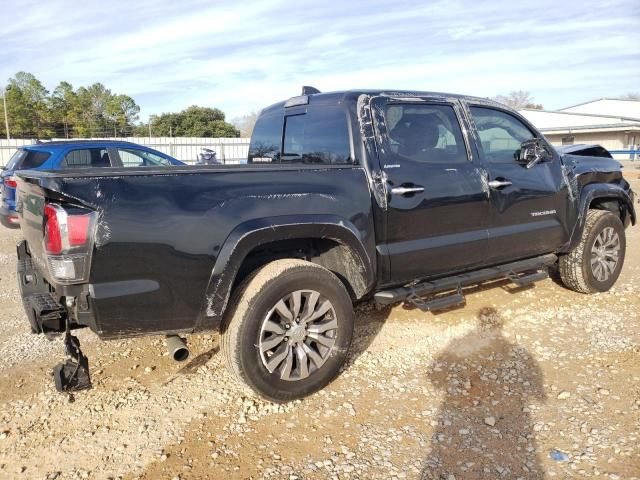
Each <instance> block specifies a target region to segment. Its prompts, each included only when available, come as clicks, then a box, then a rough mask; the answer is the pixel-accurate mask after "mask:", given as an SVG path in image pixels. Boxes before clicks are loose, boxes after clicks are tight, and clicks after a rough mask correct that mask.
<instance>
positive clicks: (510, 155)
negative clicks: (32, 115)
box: [18, 88, 636, 401]
mask: <svg viewBox="0 0 640 480" xmlns="http://www.w3.org/2000/svg"><path fill="white" fill-rule="evenodd" d="M621 168H622V167H621V165H620V164H619V163H618V162H616V161H614V160H612V159H609V158H603V157H586V156H571V155H563V154H560V153H558V152H557V151H556V150H555V149H554V148H553V147H552V146H551V145H550V144H549V143H548V142H547V141H546V140H545V138H544V137H543V136H542V135H541V134H540V133H539V132H538V131H537V130H536V129H535V127H533V126H532V125H531V124H530V123H529V122H528V121H527V120H526V119H525V118H523V117H522V116H520V115H519V114H518V113H516V112H514V111H513V110H510V109H508V108H506V107H505V106H504V105H500V104H498V103H495V102H492V101H488V100H486V99H480V98H471V97H466V96H459V95H449V94H439V93H428V92H407V91H346V92H334V93H320V92H318V91H317V90H315V89H311V88H305V89H303V94H302V95H300V96H297V97H293V98H290V99H289V100H286V101H283V102H280V103H277V104H275V105H272V106H270V107H268V108H266V109H264V110H263V111H262V113H261V114H260V116H259V118H258V121H257V123H256V125H255V130H254V133H253V136H252V139H251V145H250V149H249V156H248V160H247V164H246V165H220V166H218V165H215V166H184V167H182V166H178V167H150V168H145V169H144V170H143V169H137V168H106V169H105V168H102V169H93V168H87V169H76V170H66V171H56V172H53V171H51V172H46V171H38V172H35V171H24V172H20V173H18V177H19V181H18V184H19V186H18V189H19V194H18V211H19V214H20V216H21V220H20V223H21V225H22V229H23V232H24V237H25V240H24V241H23V242H22V243H21V244H20V245H19V246H18V257H19V265H18V280H19V283H20V287H21V290H22V296H23V300H24V305H25V308H26V313H27V316H28V318H29V321H30V322H31V327H32V329H33V331H34V332H39V333H47V334H55V333H62V332H65V345H66V347H67V351H68V353H69V354H70V355H71V357H72V359H71V360H68V361H67V364H65V365H63V366H61V367H60V366H59V369H58V372H57V377H56V379H57V382H58V384H59V385H58V387H59V388H60V389H62V390H64V389H71V388H82V387H83V386H87V384H88V372H87V375H86V378H84V379H78V375H79V374H78V372H80V373H82V374H84V370H85V369H86V367H87V361H86V357H84V356H83V355H82V353H81V351H80V349H79V343H78V342H77V339H76V337H74V336H72V335H70V333H69V332H70V331H72V330H73V329H75V328H81V327H89V328H91V330H93V331H94V332H95V333H96V334H97V335H98V336H99V337H100V338H103V339H109V338H122V337H129V336H136V335H159V334H161V335H167V336H168V338H169V340H170V341H171V342H173V343H172V345H173V346H174V347H173V352H174V354H175V356H176V358H180V357H182V358H184V357H186V355H187V351H186V350H185V347H184V344H181V343H180V342H181V340H180V338H179V337H177V336H178V335H183V334H189V333H194V332H198V331H202V330H210V329H220V332H221V351H222V353H223V354H224V356H225V358H226V361H227V363H228V366H229V368H230V369H231V371H232V372H233V373H234V374H235V375H237V377H239V378H240V379H241V380H243V381H244V382H246V383H247V384H248V385H250V386H251V387H252V388H253V389H254V390H255V391H257V392H259V393H260V394H262V395H263V396H265V397H267V398H269V399H273V400H276V401H287V400H291V399H295V398H299V397H302V396H304V395H308V394H310V393H312V392H314V391H317V390H318V389H320V388H322V387H323V386H325V385H326V384H327V383H328V382H330V381H331V379H332V378H333V377H334V376H335V375H336V374H337V372H338V371H339V369H340V367H341V366H342V364H343V362H344V360H345V357H346V355H347V351H348V349H349V345H350V343H351V337H352V330H353V304H354V303H356V302H358V301H361V300H362V299H366V298H374V299H375V300H376V301H377V302H379V303H382V304H392V303H396V302H403V301H404V302H409V303H411V304H413V305H415V306H417V307H419V308H422V309H423V310H438V309H443V308H448V307H451V306H453V305H455V304H460V303H462V302H463V301H464V296H463V294H464V291H463V289H464V287H465V286H468V285H472V284H477V283H480V282H483V281H487V280H492V279H496V278H507V279H510V280H511V281H513V282H514V283H515V284H516V285H527V284H529V283H532V282H534V281H536V280H540V279H542V278H545V277H546V276H547V271H548V270H549V269H550V268H554V269H555V268H556V267H557V269H558V270H559V274H560V277H561V279H562V281H563V282H564V284H565V285H566V286H567V287H568V288H570V289H572V290H575V291H578V292H583V293H591V292H600V291H606V290H607V289H609V288H610V287H611V286H612V285H613V283H614V282H615V281H616V279H617V278H618V275H619V273H620V270H621V268H622V265H623V261H624V256H625V227H626V226H628V225H629V224H630V223H635V219H636V214H635V211H634V200H633V193H632V191H631V189H630V188H629V184H628V183H627V181H625V179H624V178H623V176H622V173H621ZM407 341H411V339H408V340H407ZM69 362H70V363H69Z"/></svg>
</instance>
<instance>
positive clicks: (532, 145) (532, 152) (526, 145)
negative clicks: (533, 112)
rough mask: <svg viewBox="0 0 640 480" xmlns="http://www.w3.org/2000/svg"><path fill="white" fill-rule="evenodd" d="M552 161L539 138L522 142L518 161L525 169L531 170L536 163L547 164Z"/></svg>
mask: <svg viewBox="0 0 640 480" xmlns="http://www.w3.org/2000/svg"><path fill="white" fill-rule="evenodd" d="M551 159H552V155H551V153H550V152H549V151H548V150H547V148H546V146H545V144H544V143H543V142H542V140H540V139H539V138H532V139H531V140H527V141H525V142H522V144H521V145H520V152H519V153H518V161H519V162H521V163H524V164H525V166H526V167H527V168H531V167H533V166H534V165H536V164H537V163H540V162H547V161H549V160H551Z"/></svg>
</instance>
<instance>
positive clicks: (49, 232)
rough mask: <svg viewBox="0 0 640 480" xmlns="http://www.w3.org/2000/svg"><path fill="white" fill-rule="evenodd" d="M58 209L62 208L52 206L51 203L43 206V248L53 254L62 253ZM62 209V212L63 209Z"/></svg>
mask: <svg viewBox="0 0 640 480" xmlns="http://www.w3.org/2000/svg"><path fill="white" fill-rule="evenodd" d="M58 210H62V208H61V207H54V206H53V205H51V204H47V205H45V207H44V221H45V224H44V249H45V250H46V252H47V253H49V254H53V255H57V254H59V253H62V233H61V232H60V221H59V220H58ZM62 211H63V212H64V210H62Z"/></svg>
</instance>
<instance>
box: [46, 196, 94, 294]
mask: <svg viewBox="0 0 640 480" xmlns="http://www.w3.org/2000/svg"><path fill="white" fill-rule="evenodd" d="M96 218H97V213H96V212H92V211H88V210H85V209H80V208H77V207H71V208H69V209H65V208H63V207H61V206H60V205H57V204H54V203H48V204H46V205H45V207H44V221H45V224H44V250H45V253H46V254H47V260H48V264H49V270H50V272H51V275H52V276H53V277H54V278H55V279H56V280H58V281H60V282H61V283H78V282H83V281H86V280H87V278H88V275H89V267H90V264H91V253H92V251H93V238H94V234H95V224H96Z"/></svg>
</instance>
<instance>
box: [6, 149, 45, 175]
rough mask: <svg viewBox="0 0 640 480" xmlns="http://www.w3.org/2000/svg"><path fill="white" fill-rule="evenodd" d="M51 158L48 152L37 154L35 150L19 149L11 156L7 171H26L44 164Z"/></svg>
mask: <svg viewBox="0 0 640 480" xmlns="http://www.w3.org/2000/svg"><path fill="white" fill-rule="evenodd" d="M50 156H51V154H50V153H48V152H39V151H36V150H26V149H20V150H18V151H17V152H16V153H14V154H13V156H12V157H11V159H9V163H7V170H28V169H30V168H38V167H40V166H41V165H42V164H43V163H44V162H46V161H47V160H48V159H49V157H50Z"/></svg>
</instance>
